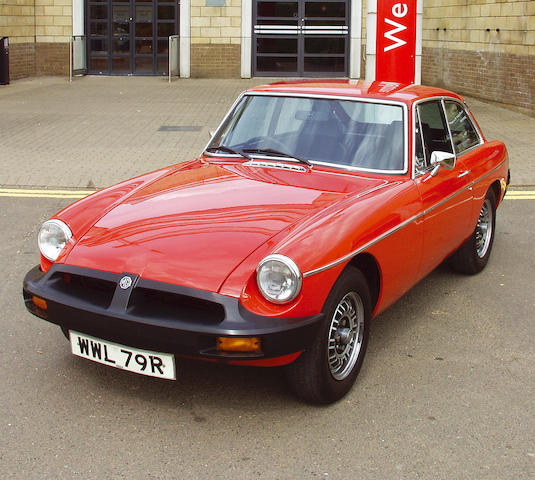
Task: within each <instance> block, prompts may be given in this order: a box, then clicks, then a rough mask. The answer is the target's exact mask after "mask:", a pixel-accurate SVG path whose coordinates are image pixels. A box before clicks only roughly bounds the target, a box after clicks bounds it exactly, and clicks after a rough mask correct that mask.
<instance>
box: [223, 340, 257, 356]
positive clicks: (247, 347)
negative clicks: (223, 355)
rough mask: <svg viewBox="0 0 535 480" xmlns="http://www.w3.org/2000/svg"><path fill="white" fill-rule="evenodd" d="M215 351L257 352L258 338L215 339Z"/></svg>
mask: <svg viewBox="0 0 535 480" xmlns="http://www.w3.org/2000/svg"><path fill="white" fill-rule="evenodd" d="M217 349H218V350H220V351H223V352H259V351H260V338H258V337H217Z"/></svg>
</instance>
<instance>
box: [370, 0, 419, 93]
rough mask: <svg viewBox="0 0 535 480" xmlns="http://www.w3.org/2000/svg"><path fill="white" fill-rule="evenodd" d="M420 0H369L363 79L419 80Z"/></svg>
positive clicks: (410, 81)
mask: <svg viewBox="0 0 535 480" xmlns="http://www.w3.org/2000/svg"><path fill="white" fill-rule="evenodd" d="M422 2H423V0H370V1H368V11H367V16H366V80H370V81H374V80H376V81H379V82H397V83H415V84H419V83H420V82H421V69H422V16H423V3H422Z"/></svg>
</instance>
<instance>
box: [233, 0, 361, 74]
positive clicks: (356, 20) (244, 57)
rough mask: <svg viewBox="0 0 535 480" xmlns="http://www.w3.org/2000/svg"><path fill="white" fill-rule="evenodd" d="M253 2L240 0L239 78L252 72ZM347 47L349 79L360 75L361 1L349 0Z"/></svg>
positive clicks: (251, 0)
mask: <svg viewBox="0 0 535 480" xmlns="http://www.w3.org/2000/svg"><path fill="white" fill-rule="evenodd" d="M253 1H254V0H242V6H241V8H242V22H241V37H242V41H241V47H242V48H241V77H242V78H251V77H252V72H253V62H254V59H253ZM348 3H350V7H349V9H350V10H349V25H348V26H349V46H348V47H347V48H348V52H347V58H348V60H347V61H348V73H349V78H352V79H358V78H360V75H361V51H362V42H363V37H362V0H349V2H348Z"/></svg>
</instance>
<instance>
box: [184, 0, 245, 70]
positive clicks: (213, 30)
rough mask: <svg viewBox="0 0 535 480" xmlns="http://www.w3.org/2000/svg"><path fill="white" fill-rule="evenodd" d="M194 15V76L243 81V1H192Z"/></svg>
mask: <svg viewBox="0 0 535 480" xmlns="http://www.w3.org/2000/svg"><path fill="white" fill-rule="evenodd" d="M213 5H221V6H213ZM190 12H191V31H190V37H191V47H190V48H191V50H190V58H191V67H190V68H191V76H192V77H212V78H239V77H240V61H241V60H240V58H241V57H240V55H241V47H240V44H241V0H191V10H190Z"/></svg>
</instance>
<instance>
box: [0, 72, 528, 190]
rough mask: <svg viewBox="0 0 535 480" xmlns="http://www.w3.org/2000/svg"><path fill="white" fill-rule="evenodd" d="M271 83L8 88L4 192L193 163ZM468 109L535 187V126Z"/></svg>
mask: <svg viewBox="0 0 535 480" xmlns="http://www.w3.org/2000/svg"><path fill="white" fill-rule="evenodd" d="M269 81H272V80H271V79H265V78H262V79H258V78H256V79H251V80H240V79H224V80H213V79H187V80H184V79H180V80H178V79H176V80H174V81H173V82H172V84H171V85H169V84H168V83H167V81H166V79H163V78H157V77H91V76H88V77H83V78H76V79H74V81H73V82H72V83H71V84H69V83H68V81H66V80H65V79H64V78H59V77H39V78H33V79H28V80H19V81H16V82H13V83H11V84H10V85H6V86H1V87H0V186H3V187H13V186H20V187H43V186H44V187H72V188H86V187H98V188H100V187H105V186H107V185H111V184H113V183H116V182H118V181H121V180H123V179H126V178H129V177H132V176H135V175H138V174H141V173H143V172H146V171H150V170H154V169H157V168H160V167H164V166H166V165H169V164H173V163H177V162H182V161H185V160H188V159H191V158H193V157H195V156H196V155H198V154H199V153H200V152H201V150H202V149H203V147H204V146H205V145H206V143H207V142H208V140H209V131H210V130H213V129H215V128H216V127H217V125H218V124H219V122H220V121H221V119H222V118H223V116H224V114H225V113H226V111H227V110H228V108H229V107H230V105H232V103H233V101H234V99H235V98H236V97H237V95H238V94H239V93H240V92H241V91H243V90H245V89H247V88H250V87H252V86H254V85H259V84H262V83H267V82H269ZM469 104H470V105H471V108H472V110H473V111H474V114H475V116H476V118H477V119H478V121H479V123H480V125H481V128H482V129H483V132H484V133H485V135H486V136H487V138H489V139H501V140H503V141H505V143H506V144H507V147H508V148H509V153H510V160H511V171H512V184H513V185H515V186H528V185H529V186H533V185H535V168H534V166H535V135H534V132H535V118H532V117H529V116H527V115H524V114H522V113H518V112H515V111H511V110H508V109H506V108H502V107H500V106H496V105H494V104H489V103H485V102H482V101H480V100H476V99H469ZM162 126H170V127H200V128H198V129H190V130H193V131H187V130H188V129H167V131H162V130H159V129H160V127H162ZM184 130H186V131H184ZM195 130H197V131H195Z"/></svg>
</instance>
